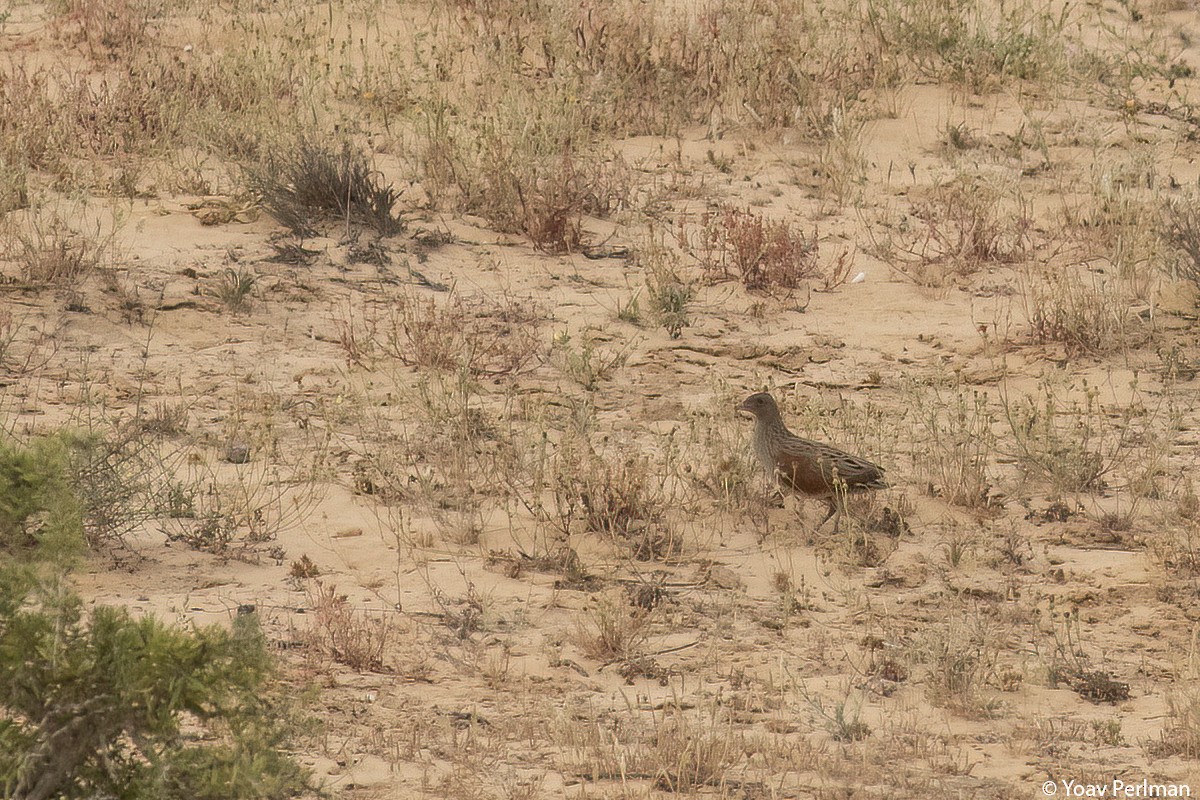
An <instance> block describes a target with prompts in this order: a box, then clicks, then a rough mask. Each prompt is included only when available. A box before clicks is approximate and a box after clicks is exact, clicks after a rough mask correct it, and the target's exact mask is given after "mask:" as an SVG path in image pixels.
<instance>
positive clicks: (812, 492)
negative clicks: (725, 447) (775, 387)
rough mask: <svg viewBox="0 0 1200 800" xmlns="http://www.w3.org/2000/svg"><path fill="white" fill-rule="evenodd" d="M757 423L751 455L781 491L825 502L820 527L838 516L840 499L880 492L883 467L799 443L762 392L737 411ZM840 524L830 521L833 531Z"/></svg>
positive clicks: (835, 450) (828, 447)
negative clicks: (785, 490)
mask: <svg viewBox="0 0 1200 800" xmlns="http://www.w3.org/2000/svg"><path fill="white" fill-rule="evenodd" d="M738 410H739V411H748V412H750V413H751V414H753V415H754V416H755V418H756V420H757V421H756V424H755V426H754V453H755V455H757V456H758V460H759V461H760V462H761V463H762V465H763V468H764V469H765V470H766V471H767V474H768V475H769V476H771V478H772V479H773V480H774V481H776V482H777V483H778V485H779V486H780V487H782V488H785V489H790V490H792V491H794V492H796V493H798V494H801V495H804V496H806V497H815V498H820V499H823V500H825V501H826V502H827V503H829V513H828V514H826V515H825V519H823V520H821V524H822V525H824V524H825V523H826V522H827V521H828V520H829V518H830V517H832V516H833V515H834V514H835V513H837V511H838V495H839V494H857V493H861V492H867V491H872V490H875V489H883V488H886V487H887V481H885V480H884V477H883V468H882V467H880V466H879V465H878V464H872V463H871V462H870V461H867V460H866V459H865V458H859V457H858V456H852V455H850V454H849V453H847V452H845V451H843V450H839V449H838V448H836V447H833V446H832V445H828V444H822V443H821V442H814V441H812V440H811V439H803V438H801V437H799V436H796V435H795V434H793V433H792V432H791V431H789V430H788V429H787V426H786V425H784V423H783V417H782V416H780V414H779V406H778V405H777V404H776V403H775V398H773V397H771V395H769V394H767V393H766V392H759V393H758V394H752V395H750V396H749V397H747V398H746V399H745V400H743V401H742V404H741V405H739V406H738ZM837 524H838V521H837V520H835V521H834V530H837Z"/></svg>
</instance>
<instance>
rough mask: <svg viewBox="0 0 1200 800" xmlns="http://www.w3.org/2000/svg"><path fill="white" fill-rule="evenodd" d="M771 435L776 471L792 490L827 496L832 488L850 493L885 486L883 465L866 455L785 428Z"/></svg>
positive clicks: (781, 480) (833, 490) (832, 491)
mask: <svg viewBox="0 0 1200 800" xmlns="http://www.w3.org/2000/svg"><path fill="white" fill-rule="evenodd" d="M772 438H774V441H773V442H771V445H772V447H771V451H772V455H773V465H774V468H775V474H776V476H777V477H778V479H779V482H780V483H782V484H783V485H785V486H787V487H788V488H790V489H792V490H794V491H797V492H801V493H803V494H806V495H812V496H815V497H828V496H829V495H832V494H833V493H834V492H835V491H846V492H851V493H853V492H863V491H868V490H871V489H883V488H885V487H886V486H887V481H886V480H885V479H884V476H883V468H882V467H880V466H879V465H878V464H873V463H871V462H870V461H867V460H866V459H865V458H859V457H858V456H853V455H850V454H849V453H847V452H845V451H844V450H839V449H838V448H836V447H834V446H832V445H828V444H822V443H821V442H814V441H812V440H811V439H804V438H802V437H799V436H795V435H794V434H792V433H790V432H787V431H784V432H782V434H780V433H779V432H776V435H775V436H774V437H772ZM842 487H844V488H842Z"/></svg>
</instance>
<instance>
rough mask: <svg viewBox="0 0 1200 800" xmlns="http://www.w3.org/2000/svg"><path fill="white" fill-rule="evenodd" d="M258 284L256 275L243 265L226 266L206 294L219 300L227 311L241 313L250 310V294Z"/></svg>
mask: <svg viewBox="0 0 1200 800" xmlns="http://www.w3.org/2000/svg"><path fill="white" fill-rule="evenodd" d="M257 285H258V275H256V274H255V273H253V272H250V271H248V270H247V269H246V268H245V267H238V268H237V269H236V270H235V269H234V268H233V267H226V268H225V270H224V271H222V272H221V275H220V277H218V278H217V279H216V282H215V285H214V286H212V287H210V288H209V289H208V294H209V296H211V297H215V298H217V299H218V300H220V301H221V305H223V306H224V307H225V309H226V310H227V311H230V312H232V313H234V314H241V313H244V312H246V311H249V310H250V306H251V303H252V295H253V293H254V288H255V286H257Z"/></svg>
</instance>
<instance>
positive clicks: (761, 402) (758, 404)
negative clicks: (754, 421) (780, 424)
mask: <svg viewBox="0 0 1200 800" xmlns="http://www.w3.org/2000/svg"><path fill="white" fill-rule="evenodd" d="M737 410H738V411H748V412H749V413H751V414H753V415H754V416H756V417H758V418H759V419H770V418H771V417H778V416H779V406H778V405H776V404H775V398H774V397H771V395H769V394H767V393H766V392H758V393H757V394H752V395H750V396H749V397H747V398H746V399H745V400H743V401H742V402H741V404H740V405H738V407H737Z"/></svg>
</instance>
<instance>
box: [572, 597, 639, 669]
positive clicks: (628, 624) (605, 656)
mask: <svg viewBox="0 0 1200 800" xmlns="http://www.w3.org/2000/svg"><path fill="white" fill-rule="evenodd" d="M650 619H651V618H650V614H649V612H647V611H646V610H645V609H642V608H638V607H636V606H632V605H630V604H629V603H628V602H626V601H625V600H624V599H623V598H620V597H607V596H606V597H603V598H601V599H600V600H599V601H598V602H597V604H596V607H595V608H593V609H591V610H590V611H589V612H588V614H587V624H585V625H581V626H580V646H581V647H582V648H583V652H584V653H585V654H587V655H588V656H589V657H591V658H594V659H597V660H598V661H603V662H605V663H611V662H615V661H630V660H633V659H636V658H637V657H638V656H640V655H641V653H642V650H643V648H644V647H645V644H646V640H647V638H648V636H649V627H650Z"/></svg>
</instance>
